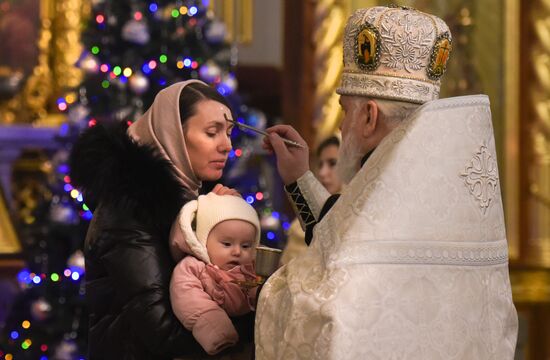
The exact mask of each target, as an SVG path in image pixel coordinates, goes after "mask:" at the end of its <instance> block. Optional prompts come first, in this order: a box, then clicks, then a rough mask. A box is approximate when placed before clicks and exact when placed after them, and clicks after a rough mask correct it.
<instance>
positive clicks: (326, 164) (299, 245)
mask: <svg viewBox="0 0 550 360" xmlns="http://www.w3.org/2000/svg"><path fill="white" fill-rule="evenodd" d="M339 148H340V140H338V138H337V137H336V136H331V137H329V138H328V139H325V140H324V141H323V142H321V144H319V146H318V147H317V154H316V155H317V160H318V162H317V177H318V178H319V181H320V182H321V184H322V185H323V186H324V187H325V188H326V189H327V191H328V192H329V193H331V194H337V193H339V192H340V191H341V190H342V181H341V180H340V178H339V177H338V174H337V172H336V163H337V162H338V150H339ZM306 249H307V245H306V241H305V234H304V230H303V229H302V227H301V225H300V221H299V220H298V218H295V219H294V221H292V223H291V224H290V228H289V229H288V237H287V243H286V246H285V249H284V250H283V255H282V256H281V265H285V264H288V262H289V261H290V260H292V259H294V258H295V257H297V256H298V255H300V253H302V252H303V251H305V250H306Z"/></svg>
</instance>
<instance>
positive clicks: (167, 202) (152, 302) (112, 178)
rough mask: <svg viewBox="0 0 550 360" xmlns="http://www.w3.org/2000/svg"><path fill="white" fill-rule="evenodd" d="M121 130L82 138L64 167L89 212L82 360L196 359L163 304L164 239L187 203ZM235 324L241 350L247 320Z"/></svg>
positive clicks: (166, 277)
mask: <svg viewBox="0 0 550 360" xmlns="http://www.w3.org/2000/svg"><path fill="white" fill-rule="evenodd" d="M126 129H127V127H126V126H119V127H116V128H106V127H103V126H95V127H93V128H91V129H89V130H87V131H86V132H85V133H84V134H83V135H82V136H81V138H80V139H79V141H78V142H77V143H76V144H75V146H74V147H73V151H72V153H71V159H70V166H71V178H72V181H73V183H74V184H75V185H76V186H78V187H79V188H80V189H82V190H83V192H84V196H85V200H86V202H87V203H88V204H89V205H91V207H92V209H94V208H95V211H94V217H93V220H92V222H91V224H90V228H89V230H88V235H87V238H86V243H85V249H84V250H85V251H84V253H85V256H86V298H87V303H88V307H89V309H88V310H89V314H90V329H89V344H88V345H89V359H90V360H96V359H117V360H123V359H172V358H175V357H178V356H185V357H187V358H201V357H203V356H205V353H204V352H203V350H202V348H201V347H200V345H199V344H198V343H197V342H196V341H195V339H194V338H193V335H192V334H191V332H189V331H187V330H186V329H185V328H184V327H183V326H182V325H181V323H180V322H179V321H178V319H177V318H176V317H175V315H174V314H173V312H172V308H171V306H170V296H169V285H170V276H171V273H172V269H173V267H174V266H175V263H174V261H173V260H172V258H171V256H170V252H169V248H168V234H169V230H170V226H171V224H172V222H173V220H174V219H175V217H176V215H177V213H178V211H179V210H180V208H181V206H182V205H183V204H184V203H185V202H186V201H187V200H188V199H185V198H184V197H183V196H182V192H181V188H180V185H179V183H178V182H177V181H176V179H175V177H174V175H173V174H172V171H171V168H170V165H169V164H168V162H167V161H165V160H163V159H161V158H160V157H159V156H156V155H155V154H154V152H153V151H152V149H150V148H148V147H143V146H138V145H137V144H135V143H134V142H133V141H131V140H130V138H129V137H128V136H127V135H126ZM94 205H96V206H94ZM234 324H235V327H236V328H237V331H238V332H239V336H240V338H241V340H242V342H249V341H251V340H252V337H253V326H254V319H253V314H251V315H249V316H246V317H242V318H239V319H235V320H234ZM238 350H239V346H237V347H236V348H233V349H229V350H227V352H229V353H231V352H232V351H238Z"/></svg>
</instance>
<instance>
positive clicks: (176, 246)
mask: <svg viewBox="0 0 550 360" xmlns="http://www.w3.org/2000/svg"><path fill="white" fill-rule="evenodd" d="M190 209H191V210H190ZM192 209H193V204H192V202H191V203H188V204H186V205H185V206H184V207H183V209H182V211H181V212H180V214H179V215H178V218H177V220H176V222H175V223H174V225H173V226H172V231H171V233H170V247H171V250H172V255H173V256H174V258H175V259H176V260H179V259H181V257H182V256H184V255H185V254H190V255H193V256H186V257H184V258H183V260H181V261H180V262H179V263H178V265H177V266H176V267H175V268H174V272H173V273H172V279H171V282H170V300H171V302H172V308H173V310H174V313H175V314H176V316H177V317H178V319H179V320H180V321H181V322H182V324H183V325H184V326H185V328H186V329H188V330H190V331H192V332H193V336H194V337H195V339H196V340H197V341H198V343H199V344H201V346H202V347H203V349H204V350H205V351H206V352H207V353H208V354H210V355H213V354H216V353H218V352H220V351H222V350H223V349H225V348H227V347H229V346H232V345H234V344H236V343H237V341H238V340H239V336H238V334H237V331H236V330H235V328H234V326H233V323H232V322H231V320H230V319H229V316H239V315H244V314H246V313H248V312H250V311H253V310H254V304H255V298H256V288H252V289H246V288H244V287H241V286H240V285H238V284H237V283H236V282H237V281H253V280H255V279H256V275H255V272H254V267H253V265H252V264H251V265H247V266H236V267H234V268H233V269H231V270H229V271H224V270H221V269H219V268H218V267H217V266H215V265H213V264H211V263H210V260H209V259H208V258H206V259H204V254H206V247H205V246H204V245H203V244H201V243H200V242H199V240H198V239H197V237H196V235H195V233H194V232H193V231H192V228H191V220H192V219H193V215H194V212H193V211H192ZM195 211H196V206H195ZM198 258H203V259H204V260H199V259H198ZM205 260H206V261H207V262H205Z"/></svg>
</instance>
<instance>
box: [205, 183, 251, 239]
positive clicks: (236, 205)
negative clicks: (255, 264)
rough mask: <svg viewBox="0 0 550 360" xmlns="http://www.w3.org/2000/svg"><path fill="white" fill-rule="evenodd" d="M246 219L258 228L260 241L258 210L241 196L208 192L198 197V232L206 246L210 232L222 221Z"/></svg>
mask: <svg viewBox="0 0 550 360" xmlns="http://www.w3.org/2000/svg"><path fill="white" fill-rule="evenodd" d="M225 220H244V221H247V222H249V223H251V224H252V225H254V227H255V228H256V243H255V244H254V246H257V245H258V244H259V243H260V235H261V228H260V220H259V219H258V214H257V213H256V210H254V208H253V207H252V206H251V205H250V204H249V203H247V202H246V201H245V200H244V199H243V198H241V197H240V196H234V195H221V196H220V195H216V194H214V193H208V194H207V195H201V196H199V198H198V206H197V216H196V223H197V229H196V234H197V238H198V240H199V241H200V242H201V243H203V244H204V245H205V246H206V239H208V234H210V231H212V229H213V228H214V226H216V225H218V224H219V223H221V222H222V221H225Z"/></svg>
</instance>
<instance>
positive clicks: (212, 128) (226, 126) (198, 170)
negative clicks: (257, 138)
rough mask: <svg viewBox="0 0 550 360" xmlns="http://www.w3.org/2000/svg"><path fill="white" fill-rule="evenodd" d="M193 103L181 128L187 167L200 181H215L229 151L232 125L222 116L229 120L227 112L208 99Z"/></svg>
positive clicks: (219, 175) (220, 172) (219, 174)
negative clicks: (191, 109) (191, 112)
mask: <svg viewBox="0 0 550 360" xmlns="http://www.w3.org/2000/svg"><path fill="white" fill-rule="evenodd" d="M195 106H196V112H195V115H193V116H191V117H190V118H189V119H187V121H186V122H185V124H184V127H183V134H184V137H185V144H186V145H187V153H188V155H189V159H190V161H191V168H192V169H193V172H194V173H195V175H196V176H197V178H198V179H199V180H201V181H214V180H218V179H219V178H220V177H221V176H222V173H223V168H224V167H225V162H226V161H227V156H228V154H229V151H231V138H230V136H231V130H232V129H233V124H232V123H230V122H228V121H226V120H225V118H224V115H226V116H227V117H228V118H229V119H231V118H232V116H231V111H229V109H228V108H227V106H225V105H223V104H221V103H219V102H217V101H214V100H209V99H208V100H202V101H200V102H198V103H197V104H196V105H195Z"/></svg>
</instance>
